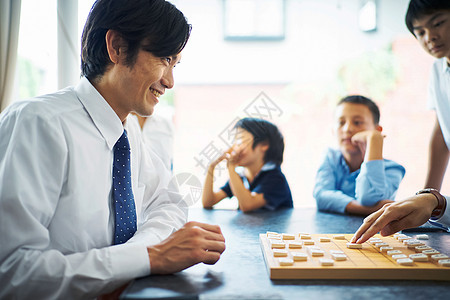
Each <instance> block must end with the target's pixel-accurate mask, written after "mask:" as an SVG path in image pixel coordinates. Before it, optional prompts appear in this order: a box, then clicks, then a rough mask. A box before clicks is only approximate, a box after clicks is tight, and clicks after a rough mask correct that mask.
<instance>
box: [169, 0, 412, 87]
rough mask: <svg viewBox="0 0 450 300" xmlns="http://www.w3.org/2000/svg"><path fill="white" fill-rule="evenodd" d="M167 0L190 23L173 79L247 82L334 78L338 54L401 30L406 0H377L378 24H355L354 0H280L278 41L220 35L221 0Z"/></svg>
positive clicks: (374, 44) (366, 47)
mask: <svg viewBox="0 0 450 300" xmlns="http://www.w3.org/2000/svg"><path fill="white" fill-rule="evenodd" d="M173 3H174V4H175V5H176V6H177V7H178V8H179V9H180V10H181V11H182V12H183V13H184V14H185V16H186V17H187V18H188V21H189V22H190V23H191V24H192V25H193V30H192V35H191V39H190V41H189V43H188V45H187V47H186V49H185V50H184V52H183V59H182V65H180V68H179V69H177V71H176V80H177V84H234V83H238V84H253V83H289V82H293V81H302V82H304V81H309V80H312V81H314V80H317V79H319V78H320V79H321V80H324V75H325V77H327V75H328V76H329V78H330V80H331V79H332V78H334V76H335V74H336V72H335V70H336V68H337V67H338V66H339V65H340V64H341V62H342V61H343V60H346V59H348V58H351V57H354V56H356V55H358V54H361V53H363V52H366V51H372V50H375V49H378V48H380V47H385V46H387V45H388V44H389V42H390V41H391V40H392V38H393V37H394V36H397V35H407V34H409V32H408V31H407V29H406V26H405V25H404V15H405V12H406V8H407V4H408V3H409V0H378V1H377V3H378V6H377V7H378V15H377V18H378V29H377V31H376V32H368V33H365V32H362V31H361V30H360V29H359V28H358V10H359V8H360V4H361V1H360V0H286V37H285V40H283V41H251V42H250V41H247V42H246V41H225V40H224V38H223V26H222V24H223V20H222V19H223V1H222V0H189V1H187V0H178V1H173Z"/></svg>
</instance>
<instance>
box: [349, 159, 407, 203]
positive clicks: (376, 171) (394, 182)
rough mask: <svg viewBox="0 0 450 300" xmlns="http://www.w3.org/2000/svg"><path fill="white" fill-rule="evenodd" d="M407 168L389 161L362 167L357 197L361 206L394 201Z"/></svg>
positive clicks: (373, 161) (372, 162) (357, 180)
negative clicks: (382, 201)
mask: <svg viewBox="0 0 450 300" xmlns="http://www.w3.org/2000/svg"><path fill="white" fill-rule="evenodd" d="M404 175H405V168H403V167H402V166H401V165H399V164H397V163H394V162H392V161H388V160H372V161H368V162H364V163H362V165H361V171H360V173H359V175H358V177H357V178H356V188H355V195H356V199H357V200H358V202H359V203H361V205H364V206H373V205H376V204H377V203H378V202H379V201H381V200H387V199H389V200H394V199H395V195H396V193H397V189H398V187H399V185H400V182H401V181H402V179H403V176H404Z"/></svg>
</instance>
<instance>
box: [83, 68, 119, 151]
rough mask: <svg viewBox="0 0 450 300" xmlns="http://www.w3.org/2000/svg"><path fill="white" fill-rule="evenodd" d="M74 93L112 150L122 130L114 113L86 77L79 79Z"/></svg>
mask: <svg viewBox="0 0 450 300" xmlns="http://www.w3.org/2000/svg"><path fill="white" fill-rule="evenodd" d="M75 92H76V94H77V97H78V99H79V100H80V102H81V104H83V106H84V108H85V109H86V111H87V113H88V114H89V116H90V117H91V119H92V121H93V122H94V124H95V126H96V127H97V129H98V131H100V134H101V135H102V136H103V138H104V139H105V141H106V143H107V144H108V147H109V148H110V149H113V147H114V145H115V143H116V142H117V140H118V139H119V138H120V136H121V135H122V133H123V129H124V127H123V125H122V122H121V121H120V119H119V117H118V116H117V114H116V112H115V111H114V110H113V109H112V107H111V106H110V105H109V104H108V102H106V100H105V99H104V98H103V96H102V95H100V93H99V92H98V91H97V90H96V89H95V87H94V86H93V85H92V84H91V83H90V82H89V80H88V79H87V78H86V77H82V78H81V80H80V82H79V83H78V85H77V86H76V87H75Z"/></svg>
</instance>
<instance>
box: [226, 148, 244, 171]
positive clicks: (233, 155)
mask: <svg viewBox="0 0 450 300" xmlns="http://www.w3.org/2000/svg"><path fill="white" fill-rule="evenodd" d="M230 149H231V151H230V153H227V154H226V159H227V167H228V169H232V170H234V169H235V168H236V167H237V166H238V162H239V157H240V154H241V153H240V151H239V150H238V148H237V147H235V146H233V147H231V148H230Z"/></svg>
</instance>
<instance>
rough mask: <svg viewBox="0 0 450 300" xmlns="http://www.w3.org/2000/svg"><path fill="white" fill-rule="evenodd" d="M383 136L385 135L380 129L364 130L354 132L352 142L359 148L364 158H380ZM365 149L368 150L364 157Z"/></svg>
mask: <svg viewBox="0 0 450 300" xmlns="http://www.w3.org/2000/svg"><path fill="white" fill-rule="evenodd" d="M384 137H385V135H383V134H382V133H381V131H380V130H377V129H374V130H365V131H360V132H358V133H356V134H354V135H353V136H352V143H353V144H354V145H356V146H357V147H358V148H359V149H360V151H361V153H362V155H363V156H364V157H365V159H364V160H375V159H382V158H383V157H382V148H383V139H384ZM367 151H369V153H368V157H366V152H367Z"/></svg>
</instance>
